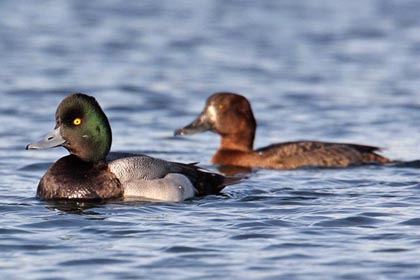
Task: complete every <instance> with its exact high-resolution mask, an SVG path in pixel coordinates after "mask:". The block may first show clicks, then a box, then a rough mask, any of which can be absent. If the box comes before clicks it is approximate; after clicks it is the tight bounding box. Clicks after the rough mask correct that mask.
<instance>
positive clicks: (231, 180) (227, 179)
mask: <svg viewBox="0 0 420 280" xmlns="http://www.w3.org/2000/svg"><path fill="white" fill-rule="evenodd" d="M182 165H183V166H184V168H183V172H182V173H183V174H184V175H186V176H187V177H188V178H189V179H190V180H191V182H192V184H193V185H194V187H195V188H196V189H197V191H198V195H200V196H202V195H209V194H217V193H220V191H222V190H223V189H224V188H225V187H226V186H230V185H235V184H238V183H240V182H241V181H242V180H243V179H245V177H243V176H223V175H221V174H218V173H213V172H210V171H208V170H205V169H203V168H201V167H198V166H197V165H196V163H190V164H182ZM185 167H188V168H185Z"/></svg>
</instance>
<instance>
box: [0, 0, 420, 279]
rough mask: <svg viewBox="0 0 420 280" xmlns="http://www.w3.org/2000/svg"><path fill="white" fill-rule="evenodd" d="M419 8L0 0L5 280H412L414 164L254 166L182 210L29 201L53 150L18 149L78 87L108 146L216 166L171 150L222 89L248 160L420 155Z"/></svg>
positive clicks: (204, 139)
mask: <svg viewBox="0 0 420 280" xmlns="http://www.w3.org/2000/svg"><path fill="white" fill-rule="evenodd" d="M419 30H420V3H419V2H418V1H414V0H413V1H410V0H404V1H400V0H378V1H374V0H353V1H336V0H329V1H328V0H325V1H312V0H306V1H305V0H297V1H277V0H265V1H233V0H224V1H216V0H215V1H211V0H200V1H186V0H185V1H163V0H150V1H84V0H78V1H53V0H51V1H15V0H13V1H12V0H4V1H0V65H1V67H0V99H1V102H0V121H1V125H0V135H1V137H0V175H1V178H2V179H1V180H0V213H1V215H0V225H1V227H0V276H1V278H2V279H83V278H86V277H89V278H90V279H235V278H236V279H311V280H312V279H375V280H376V279H420V263H419V259H420V171H419V168H420V164H419V163H418V162H412V163H411V164H406V165H397V166H395V165H392V166H370V167H361V168H350V169H317V168H307V169H301V170H290V171H276V170H259V171H256V172H255V173H252V174H250V176H249V179H248V180H246V181H244V182H242V183H241V184H239V185H236V186H230V187H228V188H226V189H225V191H224V194H223V195H219V196H207V197H204V198H200V199H194V200H192V201H186V202H183V203H150V202H125V203H122V202H121V203H110V204H103V205H95V204H93V205H89V204H85V205H72V204H54V203H46V202H41V201H39V200H38V199H36V198H35V190H36V187H37V184H38V181H39V179H40V178H41V176H42V175H43V174H44V173H45V171H46V170H47V169H48V167H49V165H50V164H51V163H53V162H54V161H55V160H57V159H58V158H60V157H61V156H63V155H65V154H66V151H65V150H64V149H61V148H58V149H54V150H49V151H25V150H24V147H25V145H26V144H28V143H30V142H32V141H34V140H36V139H38V138H39V137H40V136H41V135H43V134H44V133H46V132H47V131H49V130H50V129H51V128H53V126H54V113H55V109H56V106H57V105H58V104H59V102H60V101H61V99H62V98H64V97H65V96H67V95H68V94H70V93H71V92H85V93H88V94H91V95H94V96H95V97H96V98H97V100H98V101H99V102H100V104H101V105H102V107H103V108H104V110H105V112H106V113H107V115H108V117H109V119H110V122H111V126H112V128H113V134H114V139H113V140H114V141H113V150H114V151H133V152H140V153H147V154H149V155H151V156H155V157H160V158H163V159H167V160H173V161H181V162H196V161H199V162H200V163H201V165H202V166H204V167H206V168H208V169H211V170H213V171H217V166H212V165H211V164H210V163H209V161H210V158H211V156H212V154H213V153H214V152H215V150H216V149H217V147H218V145H219V138H218V136H217V135H214V134H211V133H205V134H202V135H194V136H191V137H179V138H178V137H177V138H174V137H173V136H172V133H173V131H174V130H175V129H177V128H180V127H182V126H184V125H185V124H187V123H189V122H190V121H192V120H193V118H194V117H195V116H196V115H197V114H198V113H199V112H200V111H201V109H202V106H203V105H204V101H205V99H206V98H207V97H208V96H209V95H210V94H211V93H213V92H216V91H233V92H239V93H242V94H244V95H246V96H247V97H248V98H249V99H250V101H251V102H252V105H253V108H254V111H255V115H256V118H257V120H258V124H259V127H258V131H257V139H256V147H261V146H264V145H268V144H270V143H274V142H281V141H292V140H299V139H316V140H329V141H339V142H355V143H365V144H370V145H376V146H380V147H383V148H384V151H383V154H384V155H385V156H388V157H390V158H393V159H400V160H404V161H414V160H417V159H420V149H419V147H420V129H419V125H418V123H419V120H420V66H419V63H418V62H419V61H420V31H419Z"/></svg>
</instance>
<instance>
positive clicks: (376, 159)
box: [175, 92, 391, 169]
mask: <svg viewBox="0 0 420 280" xmlns="http://www.w3.org/2000/svg"><path fill="white" fill-rule="evenodd" d="M255 129H256V122H255V118H254V114H253V113H252V109H251V105H250V103H249V101H248V100H247V99H246V98H245V97H243V96H241V95H239V94H235V93H227V92H221V93H215V94H213V95H212V96H210V97H209V98H208V100H207V103H206V105H205V107H204V110H203V111H202V113H201V114H200V115H199V116H198V118H197V119H196V120H195V121H193V122H192V123H191V124H189V125H187V126H186V127H184V128H182V129H178V130H176V131H175V135H188V134H194V133H197V132H202V131H207V130H210V131H213V132H215V133H218V134H219V135H220V136H221V137H222V140H221V146H220V147H219V149H218V150H217V152H216V154H215V155H214V156H213V158H212V160H211V162H212V163H215V164H221V165H233V166H242V167H260V168H272V169H293V168H299V167H304V166H324V167H346V166H350V165H360V164H367V163H388V162H391V160H390V159H387V158H385V157H383V156H381V155H378V154H377V153H376V151H378V150H379V148H377V147H372V146H365V145H358V144H345V143H330V142H319V141H296V142H285V143H278V144H273V145H270V146H267V147H264V148H260V149H258V150H253V143H254V136H255Z"/></svg>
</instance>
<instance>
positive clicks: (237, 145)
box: [219, 131, 255, 152]
mask: <svg viewBox="0 0 420 280" xmlns="http://www.w3.org/2000/svg"><path fill="white" fill-rule="evenodd" d="M254 136H255V131H253V132H242V133H236V134H227V135H222V140H221V145H220V148H219V150H235V151H242V152H251V151H252V149H253V145H254Z"/></svg>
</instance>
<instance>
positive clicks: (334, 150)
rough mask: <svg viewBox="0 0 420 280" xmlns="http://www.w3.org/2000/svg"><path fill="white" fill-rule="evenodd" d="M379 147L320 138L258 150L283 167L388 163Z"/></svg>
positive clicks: (388, 160)
mask: <svg viewBox="0 0 420 280" xmlns="http://www.w3.org/2000/svg"><path fill="white" fill-rule="evenodd" d="M378 151H380V148H378V147H374V146H368V145H358V144H347V143H332V142H320V141H296V142H285V143H280V144H274V145H270V146H267V147H264V148H261V149H258V150H257V151H256V152H257V153H258V154H260V155H262V156H264V157H265V158H269V159H270V161H273V162H276V163H277V164H279V165H284V168H296V167H303V166H325V167H345V166H349V165H358V164H367V163H389V162H392V161H391V160H390V159H388V158H385V157H383V156H381V155H379V154H377V152H378Z"/></svg>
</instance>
